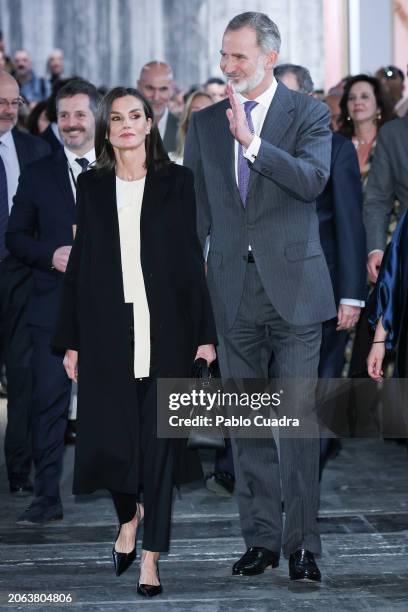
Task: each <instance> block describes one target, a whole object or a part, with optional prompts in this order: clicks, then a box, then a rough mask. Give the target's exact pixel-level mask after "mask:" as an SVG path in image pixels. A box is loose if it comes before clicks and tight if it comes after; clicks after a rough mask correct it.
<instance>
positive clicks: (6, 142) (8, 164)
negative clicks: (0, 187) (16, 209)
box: [0, 130, 20, 212]
mask: <svg viewBox="0 0 408 612" xmlns="http://www.w3.org/2000/svg"><path fill="white" fill-rule="evenodd" d="M0 143H1V144H0V155H1V157H2V160H3V162H4V167H5V169H6V176H7V197H8V206H9V212H10V211H11V207H12V206H13V198H14V196H15V195H16V191H17V186H18V177H19V176H20V164H19V162H18V157H17V151H16V145H15V144H14V138H13V134H12V133H11V130H9V131H8V132H6V133H5V134H3V136H1V137H0Z"/></svg>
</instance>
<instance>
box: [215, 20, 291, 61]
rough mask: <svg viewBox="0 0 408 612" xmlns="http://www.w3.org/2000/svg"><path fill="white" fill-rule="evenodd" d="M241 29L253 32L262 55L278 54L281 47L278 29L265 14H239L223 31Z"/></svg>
mask: <svg viewBox="0 0 408 612" xmlns="http://www.w3.org/2000/svg"><path fill="white" fill-rule="evenodd" d="M241 28H252V29H253V30H255V33H256V40H257V43H258V46H259V47H260V48H261V49H262V51H263V52H264V53H270V52H271V51H276V53H279V50H280V46H281V36H280V32H279V28H278V26H277V25H276V23H274V22H273V21H272V19H269V17H268V15H265V13H257V12H255V11H248V12H247V13H241V14H240V15H237V16H236V17H233V19H231V21H230V22H229V24H228V25H227V27H226V30H225V31H227V30H240V29H241Z"/></svg>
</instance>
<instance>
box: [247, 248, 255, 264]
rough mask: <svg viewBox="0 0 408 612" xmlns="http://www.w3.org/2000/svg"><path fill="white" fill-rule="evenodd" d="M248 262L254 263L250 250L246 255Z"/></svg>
mask: <svg viewBox="0 0 408 612" xmlns="http://www.w3.org/2000/svg"><path fill="white" fill-rule="evenodd" d="M246 260H247V262H248V263H255V257H254V254H253V252H252V251H248V255H247V257H246Z"/></svg>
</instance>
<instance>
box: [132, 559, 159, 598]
mask: <svg viewBox="0 0 408 612" xmlns="http://www.w3.org/2000/svg"><path fill="white" fill-rule="evenodd" d="M156 571H157V578H158V580H159V582H160V574H159V562H157V563H156ZM139 580H140V574H139ZM137 592H138V593H139V595H143V597H156V595H160V593H162V592H163V587H162V585H161V584H140V582H138V584H137Z"/></svg>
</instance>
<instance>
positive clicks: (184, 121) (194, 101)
mask: <svg viewBox="0 0 408 612" xmlns="http://www.w3.org/2000/svg"><path fill="white" fill-rule="evenodd" d="M212 103H213V101H212V98H211V96H210V94H208V93H207V92H205V91H202V90H201V89H198V90H197V91H195V92H193V93H192V94H191V96H190V97H189V98H188V100H187V102H186V105H185V107H184V111H183V113H182V115H181V118H180V125H179V129H178V133H177V149H176V150H175V151H173V152H171V153H170V154H169V157H170V159H171V160H172V161H174V162H175V163H176V164H179V165H180V166H182V165H183V157H184V143H185V140H186V134H187V130H188V124H189V121H190V117H191V115H192V113H195V112H197V111H199V110H202V109H203V108H206V107H207V106H211V104H212Z"/></svg>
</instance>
